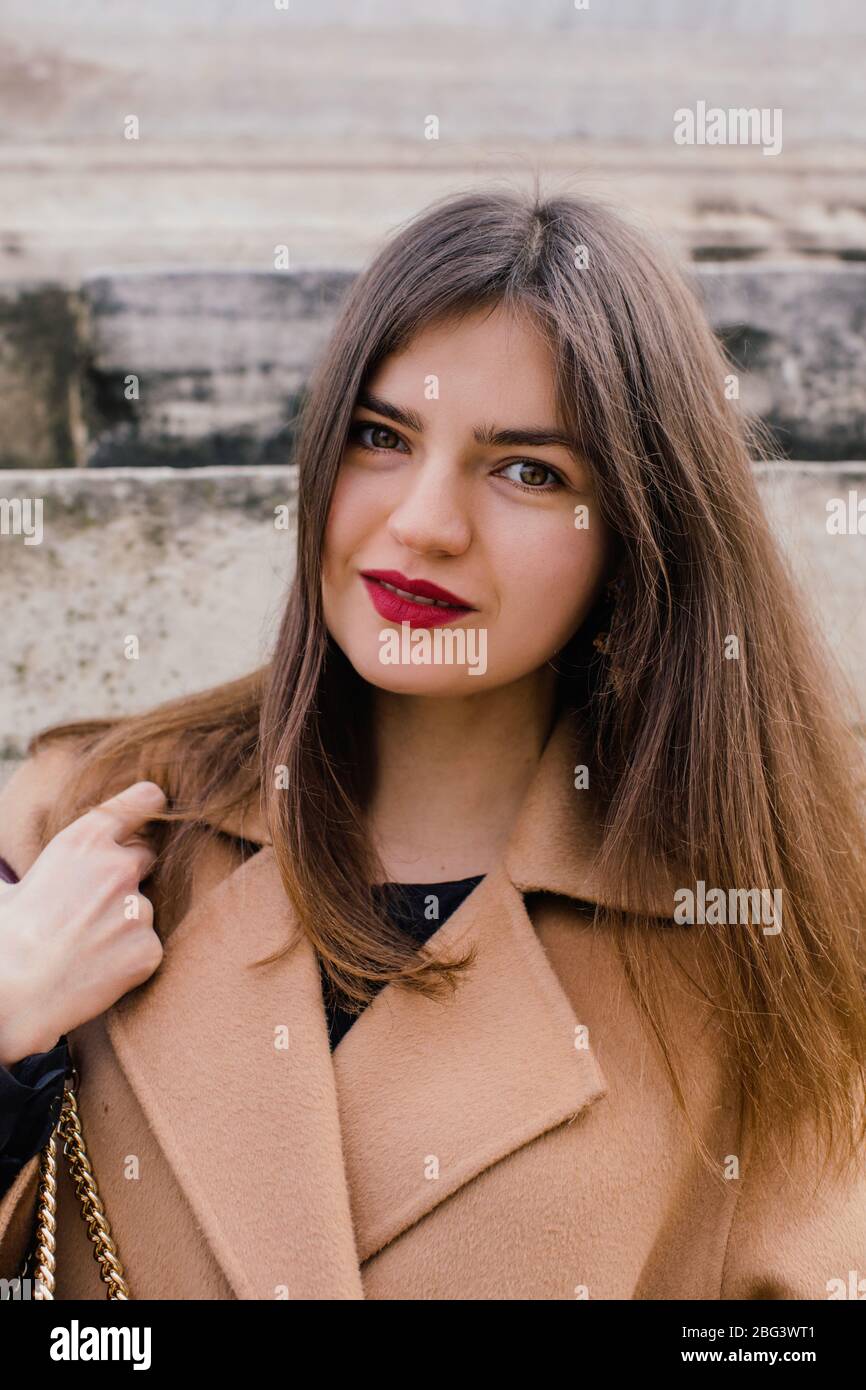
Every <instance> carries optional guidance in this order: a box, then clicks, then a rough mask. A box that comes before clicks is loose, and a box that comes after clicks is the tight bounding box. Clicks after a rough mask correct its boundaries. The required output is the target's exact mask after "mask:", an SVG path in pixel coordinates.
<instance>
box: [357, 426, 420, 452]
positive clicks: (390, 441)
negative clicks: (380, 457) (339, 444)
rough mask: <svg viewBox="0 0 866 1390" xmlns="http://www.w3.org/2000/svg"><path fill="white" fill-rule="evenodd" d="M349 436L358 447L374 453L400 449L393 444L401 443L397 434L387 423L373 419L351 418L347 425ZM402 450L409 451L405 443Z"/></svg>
mask: <svg viewBox="0 0 866 1390" xmlns="http://www.w3.org/2000/svg"><path fill="white" fill-rule="evenodd" d="M349 438H350V439H351V440H353V442H354V443H356V444H358V445H359V446H360V448H362V449H369V450H370V452H371V453H375V454H387V453H399V452H401V450H400V449H398V448H397V447H395V446H397V445H401V444H403V440H402V439H401V438H400V436H399V434H396V433H395V431H394V430H392V429H389V428H388V426H387V425H377V424H376V423H375V421H373V420H353V422H352V424H351V425H350V426H349ZM402 452H405V453H408V452H409V450H408V449H407V448H406V447H405V445H403V450H402Z"/></svg>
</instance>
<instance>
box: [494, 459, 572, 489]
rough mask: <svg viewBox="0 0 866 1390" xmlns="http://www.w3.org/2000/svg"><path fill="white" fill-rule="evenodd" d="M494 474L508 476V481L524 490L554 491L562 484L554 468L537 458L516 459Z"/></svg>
mask: <svg viewBox="0 0 866 1390" xmlns="http://www.w3.org/2000/svg"><path fill="white" fill-rule="evenodd" d="M514 469H516V470H517V475H516V476H514V473H513V470H514ZM509 474H511V476H509ZM495 476H496V477H497V478H508V481H509V482H510V483H513V484H514V485H515V487H519V488H521V489H522V490H523V491H524V492H554V491H555V490H556V489H557V488H558V487H561V486H562V485H563V480H562V478H561V477H560V475H559V474H558V473H557V471H556V469H555V468H551V467H550V466H549V465H548V464H546V463H542V462H541V461H540V460H539V459H518V460H517V461H516V462H515V463H507V464H506V465H505V467H504V468H501V469H500V470H499V472H498V473H496V474H495Z"/></svg>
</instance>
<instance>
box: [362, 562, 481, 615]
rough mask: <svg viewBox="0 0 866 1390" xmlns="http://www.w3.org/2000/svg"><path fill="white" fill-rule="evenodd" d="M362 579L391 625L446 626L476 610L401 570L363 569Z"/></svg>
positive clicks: (449, 592) (427, 582) (375, 603)
mask: <svg viewBox="0 0 866 1390" xmlns="http://www.w3.org/2000/svg"><path fill="white" fill-rule="evenodd" d="M361 578H362V579H363V581H364V583H365V584H366V586H367V592H368V594H369V595H370V598H371V600H372V602H373V607H374V608H375V609H376V612H377V613H378V614H379V616H380V617H381V618H385V619H387V621H388V622H391V623H404V622H408V623H411V624H412V626H413V627H442V626H443V625H444V624H445V623H453V622H457V621H458V620H459V619H460V618H465V616H466V614H467V613H471V612H473V611H474V610H473V607H472V604H471V603H467V601H466V599H463V598H460V596H459V595H458V594H452V593H451V591H450V590H449V589H443V588H442V586H441V585H439V584H433V583H432V582H431V581H430V580H429V579H407V578H406V575H405V574H401V573H400V571H399V570H362V571H361ZM395 589H399V590H402V593H395V592H394V591H395ZM425 600H426V602H425Z"/></svg>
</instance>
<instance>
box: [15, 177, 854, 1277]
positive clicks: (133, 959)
mask: <svg viewBox="0 0 866 1390" xmlns="http://www.w3.org/2000/svg"><path fill="white" fill-rule="evenodd" d="M729 371H730V367H729V365H728V364H727V362H726V361H725V359H724V357H723V355H722V353H721V351H720V349H719V347H718V346H717V344H716V343H715V341H714V339H713V337H712V335H711V333H710V331H709V329H708V328H707V326H706V324H705V322H704V319H703V317H702V314H701V312H700V310H699V309H698V307H697V306H696V302H695V300H694V298H693V297H692V295H691V293H690V292H689V291H688V290H687V289H686V288H685V286H684V285H683V284H682V283H681V282H680V280H679V279H678V277H677V275H676V273H675V272H674V271H673V270H672V269H671V268H670V267H669V266H668V265H667V264H666V263H665V262H664V261H663V259H662V258H660V256H659V253H658V251H657V249H656V248H653V247H650V246H648V245H646V244H645V243H644V242H643V241H642V239H641V238H640V237H639V236H638V235H637V234H636V233H634V232H633V231H632V230H630V229H629V228H628V227H627V226H626V225H625V224H624V223H622V222H620V221H619V220H618V219H617V218H616V217H614V216H613V215H612V214H611V213H610V212H608V211H607V210H605V209H604V208H602V207H600V206H596V205H594V204H592V203H588V202H584V201H578V200H575V199H571V198H567V197H559V198H554V199H551V200H548V201H540V200H539V199H538V196H537V195H536V197H535V198H534V199H529V200H525V199H523V198H521V197H519V196H517V195H514V194H511V193H477V194H469V195H460V196H457V197H452V198H449V199H446V200H444V201H443V202H441V203H438V204H436V205H435V206H433V207H432V208H430V209H428V210H427V211H426V212H425V213H424V214H423V215H421V216H419V217H418V218H417V219H415V220H414V221H413V222H412V223H411V224H409V225H408V226H407V227H405V228H403V229H401V230H400V232H399V233H398V234H397V235H396V236H395V237H394V238H393V239H392V240H391V241H390V242H389V243H388V244H387V245H386V246H385V248H384V249H383V250H382V252H381V253H380V254H379V255H378V256H377V258H376V259H375V260H374V262H373V263H372V265H371V266H370V267H369V268H368V269H367V271H366V272H365V273H364V274H363V275H361V276H360V277H359V279H358V280H357V281H356V282H355V284H354V286H353V288H352V290H351V293H350V294H349V296H348V299H347V302H346V303H345V304H344V306H343V308H342V312H341V315H340V318H339V321H338V323H337V326H336V328H335V330H334V334H333V337H332V339H331V342H330V345H329V348H328V351H327V352H326V354H325V355H324V358H323V360H322V362H321V364H320V366H319V368H318V371H317V373H316V375H315V377H314V379H313V381H312V384H311V388H310V392H309V397H308V399H307V401H306V405H305V409H304V412H303V418H302V427H301V430H300V434H299V438H298V443H297V461H298V464H299V497H300V504H299V505H300V512H299V534H298V568H297V575H296V578H295V581H294V585H293V588H292V591H291V596H290V599H289V603H288V606H287V609H286V613H285V616H284V619H283V622H282V626H281V629H280V632H279V636H278V638H277V641H276V646H275V649H274V654H273V658H272V660H271V661H270V662H269V663H268V665H267V666H266V667H265V668H264V669H263V670H261V671H258V672H256V673H254V674H253V675H251V676H250V677H249V678H246V679H243V680H241V681H237V682H234V683H232V684H230V685H227V686H224V687H220V688H219V689H216V690H211V691H207V692H205V693H203V694H201V695H199V696H197V697H194V698H189V697H185V698H183V699H181V700H177V701H174V702H172V703H170V704H167V705H165V706H162V707H160V708H158V709H156V710H153V711H150V712H148V713H146V714H143V715H138V716H134V717H129V718H125V719H121V720H113V721H107V720H106V721H96V722H90V723H80V724H75V725H67V726H62V727H59V728H55V729H53V730H48V731H46V732H44V733H43V734H42V735H41V736H40V737H38V738H37V739H36V740H34V742H33V744H32V745H31V754H32V756H31V757H30V759H29V760H28V762H27V763H26V764H25V765H24V767H23V768H22V769H21V770H19V772H18V773H17V774H16V775H15V777H14V778H13V779H12V780H11V781H10V783H9V784H8V786H7V788H6V789H5V792H4V794H3V797H2V815H0V826H2V828H0V853H2V855H3V857H4V859H6V860H7V861H8V863H9V865H10V866H11V872H10V874H9V877H10V878H11V877H14V876H15V875H17V876H18V877H20V878H21V880H22V881H21V882H20V883H18V884H15V885H14V886H11V887H7V888H5V889H4V890H2V892H0V913H2V917H0V922H2V928H3V931H2V939H3V943H4V944H3V949H4V951H5V952H6V961H7V963H8V964H7V968H6V969H5V970H4V972H3V978H4V979H5V980H6V981H7V982H8V981H9V980H10V979H13V978H14V979H15V980H16V984H17V988H16V989H14V990H13V989H12V988H10V987H9V985H8V983H7V985H6V986H4V990H3V999H2V1005H3V1007H2V1008H0V1018H2V1019H3V1020H4V1023H3V1027H2V1031H0V1060H2V1061H4V1062H5V1063H6V1065H7V1069H9V1070H13V1069H14V1068H15V1067H16V1066H19V1065H22V1064H23V1065H24V1066H25V1068H26V1067H27V1066H29V1067H30V1068H31V1071H30V1073H28V1074H27V1075H25V1077H24V1078H23V1080H22V1082H21V1084H22V1085H23V1086H24V1088H25V1091H26V1094H27V1096H28V1097H29V1098H30V1100H31V1101H33V1100H34V1097H35V1095H36V1093H38V1092H39V1089H40V1088H39V1084H38V1081H37V1080H35V1079H34V1078H35V1077H36V1076H37V1075H38V1074H39V1068H40V1065H42V1064H43V1063H47V1072H50V1071H51V1070H52V1069H53V1070H54V1071H56V1068H57V1063H58V1058H59V1059H60V1061H61V1063H62V1060H63V1053H62V1047H63V1046H64V1040H65V1038H66V1037H67V1036H68V1038H69V1041H70V1042H71V1044H72V1050H73V1055H74V1060H75V1063H76V1066H77V1069H78V1074H79V1109H80V1113H81V1119H82V1123H83V1130H84V1135H85V1138H86V1141H87V1145H88V1149H89V1153H90V1157H91V1159H92V1162H93V1169H94V1172H95V1174H96V1178H97V1181H98V1184H99V1190H100V1193H101V1195H102V1198H103V1200H104V1204H105V1210H106V1212H107V1215H108V1218H109V1220H110V1222H111V1229H112V1232H113V1235H114V1238H115V1240H116V1242H117V1249H118V1252H119V1256H120V1259H121V1261H122V1262H123V1267H124V1271H125V1276H126V1279H127V1280H128V1286H129V1289H130V1291H131V1296H132V1297H159V1298H196V1297H206V1298H230V1297H238V1298H275V1297H277V1298H279V1297H288V1298H315V1297H324V1298H385V1299H388V1298H407V1297H408V1298H443V1299H463V1298H498V1299H514V1298H532V1299H540V1298H554V1299H567V1298H575V1297H578V1298H584V1297H589V1298H634V1299H645V1298H662V1299H667V1298H689V1299H691V1298H713V1299H715V1298H721V1299H729V1298H741V1297H745V1298H782V1297H793V1298H827V1297H837V1296H845V1295H844V1294H840V1293H839V1290H840V1289H841V1288H843V1287H848V1285H847V1284H846V1283H845V1281H848V1280H849V1274H850V1271H852V1270H859V1271H861V1272H862V1271H863V1270H864V1268H866V1177H864V1124H866V1114H864V1104H863V1102H864V1079H866V1017H864V1005H863V980H864V942H863V930H862V925H861V924H862V922H863V919H864V906H866V901H864V899H866V846H864V835H863V824H862V818H861V811H860V805H859V791H860V786H861V780H860V779H861V777H862V772H861V764H860V762H859V755H858V754H857V752H856V746H855V742H854V739H853V736H851V735H849V734H848V733H847V732H846V730H845V729H844V726H843V724H842V722H841V720H840V716H839V714H838V713H837V709H836V706H835V704H834V702H833V700H832V698H831V697H830V696H829V695H828V694H827V686H828V664H827V658H826V657H825V656H824V655H819V654H817V652H816V647H817V643H816V638H815V633H814V631H813V630H812V629H811V628H810V627H809V626H808V625H807V623H806V621H805V620H804V617H803V616H802V614H801V611H800V601H799V599H798V598H797V597H796V595H795V593H794V590H793V587H792V584H791V582H790V580H789V578H788V576H787V573H786V570H785V567H784V566H783V563H782V561H781V559H780V557H779V555H778V553H777V551H776V549H775V546H774V544H773V542H772V540H771V538H770V534H769V531H768V528H767V524H766V522H765V519H764V517H763V514H762V511H761V507H760V504H759V500H758V496H757V493H756V490H755V486H754V483H753V480H752V474H751V469H750V463H749V452H748V448H747V444H746V438H745V434H744V427H743V424H742V422H741V420H740V419H739V417H738V415H737V414H736V412H735V407H734V405H733V404H732V403H731V402H730V401H729V400H728V399H727V397H726V391H725V378H726V376H727V374H728V372H729ZM140 781H143V782H145V783H147V784H148V785H146V786H137V785H136V786H132V787H131V786H130V784H132V783H137V782H140ZM153 784H155V785H153ZM124 789H127V790H124ZM163 793H164V794H165V796H166V797H167V798H168V808H166V806H165V803H164V801H163ZM92 808H96V809H92ZM139 881H141V882H142V888H143V892H141V893H139V892H138V886H139ZM401 885H409V886H408V887H405V888H403V887H401ZM762 895H763V896H762ZM151 900H152V905H153V914H154V915H153V921H154V923H155V930H154V927H152V926H151V918H150V902H151ZM768 902H770V903H772V905H773V912H772V915H771V916H769V917H768V916H766V914H765V913H764V912H763V911H762V910H760V909H761V907H762V905H763V904H765V903H768ZM696 904H698V905H699V906H697V907H696V906H695V905H696ZM707 904H709V907H707ZM135 912H137V913H138V916H137V918H136V917H135V916H134V915H132V914H134V913H135ZM61 982H62V983H61ZM16 1000H17V1001H18V1002H17V1003H16ZM353 1020H354V1021H353ZM350 1025H351V1026H350ZM58 1046H60V1048H61V1052H60V1053H57V1052H56V1048H57V1047H58ZM44 1074H47V1073H45V1072H43V1075H44ZM42 1089H43V1092H44V1093H45V1094H47V1092H49V1091H50V1090H51V1085H47V1086H44V1087H43V1088H42ZM44 1100H45V1095H44V1094H43V1106H44ZM37 1110H38V1104H37ZM40 1113H41V1115H42V1121H43V1123H44V1124H46V1125H48V1126H49V1127H50V1123H51V1118H52V1115H53V1112H52V1114H49V1113H48V1111H46V1110H45V1109H44V1108H43V1110H42V1111H41V1112H40ZM46 1116H47V1118H46ZM8 1128H9V1126H8V1124H7V1130H8ZM25 1129H26V1126H25ZM43 1138H44V1134H43V1133H42V1131H40V1132H39V1133H38V1134H37V1133H36V1132H35V1127H31V1132H30V1136H29V1147H30V1153H31V1155H32V1154H35V1147H36V1140H37V1139H43ZM16 1143H18V1152H17V1154H13V1155H12V1162H13V1167H14V1168H15V1172H14V1174H11V1175H10V1176H11V1186H10V1187H9V1190H8V1191H7V1193H6V1196H5V1198H4V1199H3V1202H2V1205H0V1252H2V1266H3V1268H2V1272H3V1274H5V1275H7V1276H8V1275H10V1274H14V1273H15V1271H16V1269H17V1267H18V1264H19V1262H20V1260H21V1258H22V1257H23V1255H24V1253H25V1251H26V1249H27V1243H28V1237H29V1232H30V1221H31V1217H32V1211H33V1203H34V1200H35V1194H36V1182H37V1165H38V1160H37V1158H36V1157H35V1156H28V1154H27V1152H26V1149H27V1144H26V1143H24V1145H23V1149H22V1141H21V1131H19V1135H18V1140H16ZM65 1178H66V1175H65V1174H61V1179H60V1180H59V1181H58V1234H57V1250H58V1260H57V1265H58V1268H57V1288H56V1295H57V1296H58V1297H93V1298H97V1297H102V1296H105V1283H104V1282H101V1281H100V1271H99V1268H98V1267H97V1265H96V1264H95V1263H94V1261H93V1260H92V1259H91V1258H90V1249H89V1246H88V1240H87V1232H86V1230H85V1228H84V1226H83V1223H82V1222H80V1221H77V1220H76V1217H75V1214H74V1211H75V1196H74V1193H73V1191H72V1185H71V1183H69V1182H68V1181H67V1180H65Z"/></svg>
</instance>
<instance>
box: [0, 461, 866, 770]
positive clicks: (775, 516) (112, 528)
mask: <svg viewBox="0 0 866 1390" xmlns="http://www.w3.org/2000/svg"><path fill="white" fill-rule="evenodd" d="M756 474H757V478H758V482H759V486H760V489H761V493H762V496H763V499H764V502H765V505H766V507H767V510H768V514H769V515H770V517H771V520H772V523H773V525H774V527H775V529H776V531H777V533H778V535H779V537H780V539H781V541H782V544H783V546H784V548H785V549H786V551H787V553H788V555H789V556H790V559H791V562H792V564H793V567H794V570H795V572H796V573H797V575H798V577H799V578H800V580H801V582H802V584H803V587H804V590H805V601H806V602H807V604H808V605H809V609H810V612H811V614H812V622H813V624H814V630H815V633H816V636H819V637H821V638H822V639H826V640H828V641H829V643H830V645H831V647H832V648H833V650H834V651H835V653H836V656H837V657H838V660H839V663H840V666H841V668H842V671H843V672H844V673H845V677H846V679H847V681H848V683H849V687H850V693H849V714H850V718H851V720H852V722H854V723H857V722H858V721H859V719H860V717H861V715H860V709H861V708H862V705H863V703H864V701H866V585H864V573H866V564H864V561H866V535H858V534H843V535H831V534H830V533H829V532H828V529H827V503H828V501H830V500H831V499H833V498H839V499H842V500H843V501H846V502H847V499H848V494H849V493H850V492H852V491H853V492H854V493H855V494H856V495H857V496H858V497H859V498H860V499H864V500H866V462H864V463H850V464H844V465H830V464H815V463H810V464H782V465H779V464H761V465H758V466H757V468H756ZM0 497H5V498H7V499H13V498H18V499H20V500H22V501H23V500H25V499H28V498H29V499H31V500H34V499H36V500H38V499H41V500H42V503H43V508H42V517H43V520H42V536H41V541H40V543H39V544H26V543H25V537H24V536H22V535H8V534H7V535H2V534H0V564H2V569H3V575H4V581H5V582H4V591H3V592H4V613H3V619H4V640H3V646H2V655H0V767H2V760H3V759H6V760H10V759H11V760H14V759H16V758H19V757H20V756H21V753H22V751H23V748H24V746H25V744H26V741H27V739H28V737H29V736H30V735H31V734H33V733H34V732H35V731H36V730H38V729H40V728H43V727H45V726H46V725H48V724H50V723H52V722H55V721H58V720H61V719H66V718H72V717H76V716H86V715H94V714H103V713H117V712H121V711H125V710H133V709H144V708H146V707H148V706H149V705H152V704H154V703H156V702H158V701H159V700H161V699H164V698H168V697H170V696H172V695H175V694H180V693H183V692H185V691H192V690H195V689H200V688H203V687H205V686H208V685H211V684H213V683H216V682H218V681H221V680H229V679H231V678H233V677H235V676H238V675H241V674H242V673H243V672H244V671H247V670H250V669H252V668H253V667H254V666H255V665H257V664H258V663H259V662H260V661H261V660H263V659H264V658H265V657H266V655H267V653H268V651H269V650H270V645H271V642H272V640H273V637H274V635H275V632H276V627H277V623H278V621H279V616H280V613H281V611H282V605H283V603H284V600H285V594H286V591H287V587H288V583H289V581H290V578H291V575H292V572H293V564H294V534H295V533H294V516H295V507H296V477H295V473H294V471H293V470H292V469H291V468H282V467H273V466H267V467H254V468H235V469H232V468H202V469H191V470H184V469H166V468H144V469H138V470H135V469H130V470H123V469H117V470H114V469H107V470H102V471H100V472H88V471H87V470H81V469H76V470H22V471H14V472H12V471H10V472H8V473H7V474H5V476H3V478H2V480H0ZM864 525H866V522H864ZM286 527H287V528H288V529H285V528H286ZM130 638H137V640H138V655H137V657H135V656H132V657H131V656H130V655H129V654H128V653H129V651H130V643H129V639H130ZM0 775H2V773H0Z"/></svg>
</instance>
